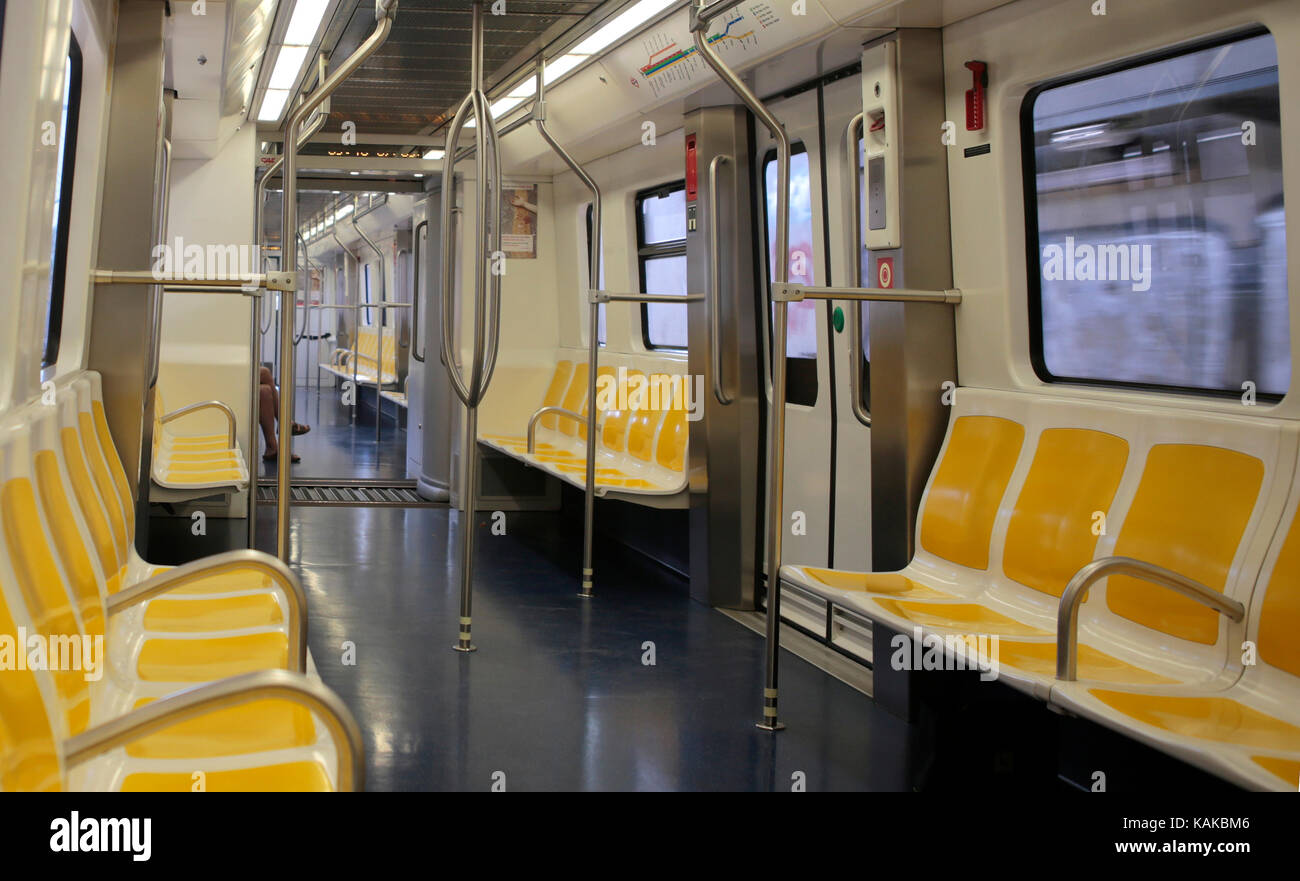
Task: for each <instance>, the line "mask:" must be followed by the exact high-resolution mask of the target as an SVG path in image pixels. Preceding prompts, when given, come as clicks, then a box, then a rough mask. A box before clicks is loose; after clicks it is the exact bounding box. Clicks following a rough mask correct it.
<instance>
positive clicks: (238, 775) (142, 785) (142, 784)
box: [121, 762, 333, 792]
mask: <svg viewBox="0 0 1300 881" xmlns="http://www.w3.org/2000/svg"><path fill="white" fill-rule="evenodd" d="M195 770H197V771H202V770H203V769H202V768H196V769H195ZM195 783H196V781H195V779H194V776H193V774H192V773H183V774H157V773H152V772H146V773H140V774H130V775H128V776H127V777H126V779H125V780H123V781H122V789H121V791H122V792H193V791H194V786H195ZM332 789H333V787H331V786H330V779H329V774H328V773H327V772H326V770H325V767H324V766H323V765H321V764H320V762H285V763H284V764H280V765H258V766H255V767H252V768H240V769H238V770H234V771H206V772H204V780H203V791H205V792H331V791H332Z"/></svg>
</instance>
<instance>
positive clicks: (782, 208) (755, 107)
mask: <svg viewBox="0 0 1300 881" xmlns="http://www.w3.org/2000/svg"><path fill="white" fill-rule="evenodd" d="M735 5H736V3H716V2H715V3H713V4H702V5H701V6H699V7H692V9H691V31H692V34H693V36H694V40H695V48H696V51H698V52H699V54H700V57H701V58H703V59H704V61H705V63H706V64H708V65H709V67H711V68H712V69H713V70H714V72H715V73H717V75H718V77H719V78H720V79H722V81H723V82H724V83H726V84H727V86H729V87H730V88H731V90H732V91H733V92H735V93H736V95H737V97H739V98H740V100H741V101H742V102H743V103H744V104H745V106H746V107H748V108H749V109H750V111H751V112H753V114H754V115H755V116H757V117H758V119H759V121H760V122H762V123H763V125H764V126H766V127H767V129H768V130H769V131H770V132H771V133H772V137H773V138H775V139H776V144H777V147H776V162H777V184H776V255H777V257H776V260H775V263H774V265H773V267H772V285H773V287H775V286H777V285H784V284H785V283H786V282H787V281H789V271H790V253H789V252H790V246H789V240H790V136H789V135H787V134H786V131H785V127H784V126H782V125H781V123H780V121H779V120H777V118H776V117H775V116H773V115H772V113H771V111H769V110H768V109H767V107H766V106H764V104H763V102H762V101H761V100H759V98H758V96H757V95H755V94H754V93H753V92H752V91H751V90H750V89H749V87H748V86H746V85H745V83H744V82H743V81H742V80H741V79H740V78H739V77H737V76H736V75H735V73H733V72H732V71H731V69H730V68H728V67H727V65H726V64H725V63H724V62H723V61H722V59H721V58H719V57H718V54H717V52H715V51H714V50H713V46H712V44H711V43H710V42H709V39H708V26H709V21H710V20H711V19H712V18H713V17H715V16H717V15H720V14H722V12H724V11H726V10H727V9H730V8H731V7H734V6H735ZM706 16H707V17H706ZM768 302H769V303H772V302H775V306H776V315H775V317H774V318H773V324H774V327H773V329H772V336H773V346H772V364H771V371H772V406H771V408H770V413H769V414H768V424H769V431H768V447H767V455H768V460H767V474H768V484H769V489H770V492H771V498H770V499H768V510H769V511H770V516H769V517H768V520H767V621H766V628H765V629H766V659H765V661H766V663H765V671H764V672H765V676H764V683H763V717H762V719H761V721H759V722H758V727H759V728H762V729H764V730H766V731H780V730H781V729H782V728H784V727H785V725H783V724H782V723H781V722H780V720H779V719H778V717H777V672H778V671H777V661H778V650H779V639H780V627H781V540H782V538H783V535H782V524H783V522H784V489H785V379H786V376H785V366H786V365H785V349H786V321H787V318H786V312H787V306H786V302H785V300H781V299H778V300H774V298H773V296H772V290H771V289H769V291H768Z"/></svg>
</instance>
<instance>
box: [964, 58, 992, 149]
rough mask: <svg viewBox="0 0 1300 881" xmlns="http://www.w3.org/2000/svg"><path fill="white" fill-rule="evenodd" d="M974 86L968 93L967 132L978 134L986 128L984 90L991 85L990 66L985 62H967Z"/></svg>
mask: <svg viewBox="0 0 1300 881" xmlns="http://www.w3.org/2000/svg"><path fill="white" fill-rule="evenodd" d="M966 67H967V69H968V70H970V72H971V77H972V79H973V84H972V87H971V88H970V89H968V90H967V91H966V131H968V132H977V131H980V130H981V129H983V128H984V90H985V89H987V88H988V85H989V66H988V64H986V63H985V62H983V61H967V62H966Z"/></svg>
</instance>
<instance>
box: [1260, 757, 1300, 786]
mask: <svg viewBox="0 0 1300 881" xmlns="http://www.w3.org/2000/svg"><path fill="white" fill-rule="evenodd" d="M1250 759H1251V761H1252V762H1254V763H1255V764H1256V765H1259V766H1260V767H1261V768H1263V769H1264V770H1265V771H1268V772H1269V773H1270V774H1273V775H1275V776H1276V777H1278V778H1279V779H1281V781H1282V788H1284V789H1291V790H1296V789H1300V761H1297V760H1295V759H1283V758H1279V757H1277V756H1251V757H1250Z"/></svg>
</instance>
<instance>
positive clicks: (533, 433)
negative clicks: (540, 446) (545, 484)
mask: <svg viewBox="0 0 1300 881" xmlns="http://www.w3.org/2000/svg"><path fill="white" fill-rule="evenodd" d="M548 413H554V414H556V415H557V416H561V417H563V418H565V419H572V420H574V421H575V422H578V423H580V424H582V425H586V424H587V417H586V416H583V415H582V414H581V413H575V412H573V411H572V410H566V409H564V408H563V407H538V408H537V409H536V410H534V411H533V415H532V416H530V417H529V419H528V454H529V455H532V454H533V453H535V452H536V451H537V420H539V419H541V418H542V417H543V416H545V415H546V414H548ZM601 427H602V426H601V424H600V421H599V420H597V422H596V433H597V434H599V433H600V430H601Z"/></svg>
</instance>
